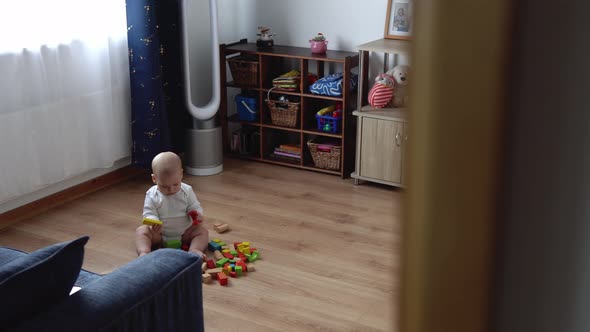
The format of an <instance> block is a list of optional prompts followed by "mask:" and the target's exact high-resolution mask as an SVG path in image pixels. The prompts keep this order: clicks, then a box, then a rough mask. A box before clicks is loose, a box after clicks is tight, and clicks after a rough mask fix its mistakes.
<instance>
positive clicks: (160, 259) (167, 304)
mask: <svg viewBox="0 0 590 332" xmlns="http://www.w3.org/2000/svg"><path fill="white" fill-rule="evenodd" d="M37 330H39V331H53V330H55V331H203V330H204V323H203V298H202V284H201V257H199V256H197V255H194V254H190V253H187V252H184V251H182V250H175V249H160V250H156V251H154V252H152V253H150V254H148V255H144V256H142V257H139V258H137V259H135V260H134V261H132V262H130V263H128V264H126V265H124V266H122V267H121V268H119V269H117V270H115V271H113V272H112V273H110V274H107V275H105V276H103V277H101V278H100V279H99V280H96V281H94V282H92V283H90V284H89V285H88V286H87V287H85V288H82V289H81V290H80V291H78V292H76V293H75V294H73V295H72V296H70V297H69V298H68V299H66V300H64V301H63V302H60V303H59V304H57V305H56V307H55V308H53V309H52V310H50V311H48V312H46V313H43V314H41V315H39V316H37V317H32V319H31V320H29V321H28V322H26V323H24V324H23V325H22V326H19V327H18V328H17V329H16V331H37Z"/></svg>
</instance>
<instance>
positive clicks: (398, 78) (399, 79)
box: [387, 65, 410, 107]
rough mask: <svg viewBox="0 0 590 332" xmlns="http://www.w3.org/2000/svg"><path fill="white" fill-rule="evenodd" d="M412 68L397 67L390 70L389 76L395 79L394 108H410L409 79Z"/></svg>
mask: <svg viewBox="0 0 590 332" xmlns="http://www.w3.org/2000/svg"><path fill="white" fill-rule="evenodd" d="M409 72H410V66H408V65H397V66H395V67H393V69H391V70H388V71H387V74H389V75H390V76H392V77H393V79H394V83H393V107H407V106H408V79H409Z"/></svg>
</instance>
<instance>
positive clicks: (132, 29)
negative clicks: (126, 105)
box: [127, 0, 191, 169]
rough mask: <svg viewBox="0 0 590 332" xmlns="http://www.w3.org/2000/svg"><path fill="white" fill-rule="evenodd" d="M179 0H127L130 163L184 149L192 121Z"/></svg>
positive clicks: (147, 165)
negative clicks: (185, 83)
mask: <svg viewBox="0 0 590 332" xmlns="http://www.w3.org/2000/svg"><path fill="white" fill-rule="evenodd" d="M179 17H180V16H179V4H178V2H177V1H166V0H127V36H128V40H129V41H128V43H129V69H130V72H131V114H132V115H131V135H132V140H133V150H132V162H133V164H134V165H135V166H138V167H142V168H146V169H150V167H151V161H152V159H153V157H154V156H155V155H156V154H158V153H160V152H162V151H175V152H177V153H181V152H183V150H184V132H185V127H186V126H187V124H190V123H191V119H190V115H189V114H188V111H187V110H186V107H185V106H184V103H183V92H182V75H181V69H182V68H181V63H182V62H181V58H180V56H181V52H180V30H179V29H180V23H179Z"/></svg>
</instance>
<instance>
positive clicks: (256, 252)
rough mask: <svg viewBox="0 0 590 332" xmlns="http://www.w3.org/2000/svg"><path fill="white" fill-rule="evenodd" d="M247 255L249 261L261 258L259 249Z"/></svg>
mask: <svg viewBox="0 0 590 332" xmlns="http://www.w3.org/2000/svg"><path fill="white" fill-rule="evenodd" d="M246 257H248V262H253V261H255V260H258V259H260V255H259V254H258V251H255V252H253V253H252V255H246Z"/></svg>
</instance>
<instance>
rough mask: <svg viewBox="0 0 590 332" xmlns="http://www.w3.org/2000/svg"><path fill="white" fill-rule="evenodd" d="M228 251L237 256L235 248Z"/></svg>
mask: <svg viewBox="0 0 590 332" xmlns="http://www.w3.org/2000/svg"><path fill="white" fill-rule="evenodd" d="M229 253H230V254H232V255H233V256H237V255H238V252H237V251H235V250H230V252H229Z"/></svg>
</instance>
